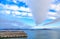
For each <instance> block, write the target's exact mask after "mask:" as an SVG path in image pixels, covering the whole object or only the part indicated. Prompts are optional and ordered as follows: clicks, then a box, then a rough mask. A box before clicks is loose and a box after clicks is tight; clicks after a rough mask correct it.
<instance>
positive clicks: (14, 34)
mask: <svg viewBox="0 0 60 39" xmlns="http://www.w3.org/2000/svg"><path fill="white" fill-rule="evenodd" d="M0 37H3V38H22V37H27V34H26V33H25V32H24V31H0Z"/></svg>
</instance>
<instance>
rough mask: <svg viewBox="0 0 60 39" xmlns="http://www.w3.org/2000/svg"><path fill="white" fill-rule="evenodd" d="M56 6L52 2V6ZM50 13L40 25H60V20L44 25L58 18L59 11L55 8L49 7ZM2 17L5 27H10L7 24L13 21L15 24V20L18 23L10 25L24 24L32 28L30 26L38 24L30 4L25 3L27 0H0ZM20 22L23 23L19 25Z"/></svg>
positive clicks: (1, 23)
mask: <svg viewBox="0 0 60 39" xmlns="http://www.w3.org/2000/svg"><path fill="white" fill-rule="evenodd" d="M56 2H57V1H56ZM55 6H56V5H55V4H51V7H55ZM48 13H49V14H48V18H47V19H46V20H45V21H44V22H42V23H41V24H39V25H38V26H60V21H59V22H56V23H52V24H48V25H44V24H45V23H49V22H51V21H53V20H55V19H56V15H57V13H56V10H55V9H54V10H51V9H49V12H48ZM0 19H1V20H0V26H2V28H4V26H6V28H8V27H9V26H7V25H10V24H11V23H12V24H13V23H14V21H17V22H18V23H17V22H16V23H14V25H12V24H11V26H10V27H15V28H19V27H21V26H22V27H24V28H25V27H28V26H29V27H28V28H30V26H33V27H34V26H36V23H35V21H34V17H33V14H32V13H31V10H30V8H29V7H28V5H27V4H26V3H25V0H24V1H22V0H20V1H19V0H18V1H16V0H12V1H11V0H3V1H2V0H0ZM6 20H7V21H6ZM10 21H12V22H10ZM19 22H20V24H21V23H22V25H19ZM5 23H6V24H5ZM3 24H5V25H3ZM22 27H21V28H22Z"/></svg>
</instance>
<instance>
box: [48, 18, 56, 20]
mask: <svg viewBox="0 0 60 39" xmlns="http://www.w3.org/2000/svg"><path fill="white" fill-rule="evenodd" d="M48 19H52V20H55V19H56V17H48Z"/></svg>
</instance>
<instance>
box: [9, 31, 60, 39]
mask: <svg viewBox="0 0 60 39" xmlns="http://www.w3.org/2000/svg"><path fill="white" fill-rule="evenodd" d="M23 31H24V32H26V33H27V36H28V37H27V38H8V39H60V30H23Z"/></svg>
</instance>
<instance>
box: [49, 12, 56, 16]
mask: <svg viewBox="0 0 60 39" xmlns="http://www.w3.org/2000/svg"><path fill="white" fill-rule="evenodd" d="M48 15H52V16H56V15H57V13H56V12H48Z"/></svg>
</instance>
